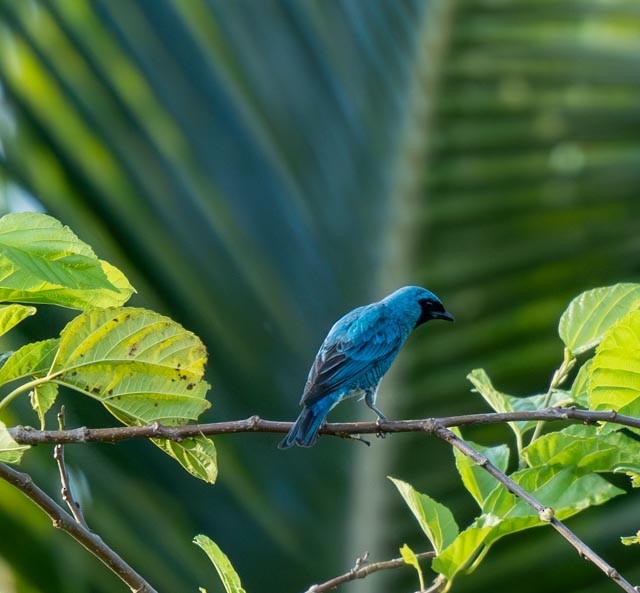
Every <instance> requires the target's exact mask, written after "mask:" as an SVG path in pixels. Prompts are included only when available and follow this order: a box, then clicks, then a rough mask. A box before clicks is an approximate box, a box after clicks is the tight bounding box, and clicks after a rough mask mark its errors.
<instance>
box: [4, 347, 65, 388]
mask: <svg viewBox="0 0 640 593" xmlns="http://www.w3.org/2000/svg"><path fill="white" fill-rule="evenodd" d="M59 344H60V340H59V338H51V339H49V340H43V341H41V342H33V343H31V344H26V345H24V346H23V347H22V348H20V349H18V350H16V351H15V352H14V353H13V354H12V355H11V356H10V357H9V358H8V359H7V361H6V362H5V363H4V365H2V367H1V368H0V385H4V384H5V383H9V382H11V381H15V380H16V379H22V378H23V377H37V378H40V377H44V376H45V375H46V374H47V373H48V372H49V370H50V369H51V365H52V364H53V361H54V359H55V356H56V352H57V351H58V346H59Z"/></svg>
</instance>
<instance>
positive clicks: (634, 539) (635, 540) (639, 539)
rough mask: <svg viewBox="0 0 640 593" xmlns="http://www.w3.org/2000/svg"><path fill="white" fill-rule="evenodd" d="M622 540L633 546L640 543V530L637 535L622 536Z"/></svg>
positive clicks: (625, 543)
mask: <svg viewBox="0 0 640 593" xmlns="http://www.w3.org/2000/svg"><path fill="white" fill-rule="evenodd" d="M620 541H621V542H622V543H623V544H624V545H625V546H633V545H634V544H640V531H638V532H637V533H636V534H635V535H627V536H624V537H621V538H620Z"/></svg>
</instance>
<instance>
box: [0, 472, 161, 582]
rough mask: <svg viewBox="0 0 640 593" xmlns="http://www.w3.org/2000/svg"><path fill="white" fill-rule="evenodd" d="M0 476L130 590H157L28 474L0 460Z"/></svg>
mask: <svg viewBox="0 0 640 593" xmlns="http://www.w3.org/2000/svg"><path fill="white" fill-rule="evenodd" d="M0 479H3V480H5V481H7V482H9V484H12V485H13V486H15V487H16V488H18V490H20V491H21V492H23V493H24V494H25V495H26V496H28V497H29V498H30V499H31V500H32V501H33V502H34V503H35V504H36V505H37V506H39V507H40V508H41V509H42V510H43V511H44V512H45V513H46V514H47V515H48V516H49V517H50V518H51V519H52V521H53V526H54V527H57V528H58V529H61V530H62V531H65V532H67V533H68V534H69V535H70V536H71V537H73V538H74V539H75V540H77V541H78V542H80V543H81V544H82V545H83V546H84V547H85V548H86V549H87V550H89V552H91V553H92V554H93V555H94V556H96V557H97V558H99V559H100V560H101V561H102V562H104V564H106V565H107V566H108V567H109V568H110V569H111V570H112V571H113V572H114V573H115V574H116V575H118V577H120V579H121V580H122V581H124V582H125V583H126V584H127V585H128V586H129V588H130V589H131V592H132V593H157V591H156V590H155V589H154V588H153V587H152V586H151V585H150V584H149V583H147V581H145V580H144V578H142V576H140V575H139V574H138V573H137V572H136V571H135V570H134V569H133V568H131V567H130V566H129V565H128V564H127V563H126V562H125V561H124V560H123V559H122V558H121V557H120V556H119V555H118V554H117V553H116V552H114V551H113V550H112V549H111V548H110V547H109V546H107V544H105V543H104V542H103V541H102V539H101V538H100V537H99V536H98V535H96V534H95V533H92V532H91V531H89V530H88V529H87V528H86V527H84V525H81V524H80V523H77V522H76V521H75V520H74V518H73V517H72V516H71V515H70V514H69V513H67V511H65V510H64V509H63V508H62V507H61V506H60V505H58V503H56V502H55V501H54V500H53V499H52V498H51V497H50V496H49V495H48V494H47V493H46V492H44V491H43V490H42V489H41V488H40V487H38V486H37V485H36V484H35V483H34V481H33V479H32V478H31V476H29V475H28V474H24V473H22V472H19V471H16V470H15V469H13V468H11V467H9V466H8V465H5V464H4V463H0Z"/></svg>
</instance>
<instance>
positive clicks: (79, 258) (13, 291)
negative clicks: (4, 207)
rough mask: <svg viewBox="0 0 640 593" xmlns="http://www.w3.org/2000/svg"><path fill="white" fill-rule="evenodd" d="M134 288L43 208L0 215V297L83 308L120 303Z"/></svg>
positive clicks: (1, 298)
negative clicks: (38, 211)
mask: <svg viewBox="0 0 640 593" xmlns="http://www.w3.org/2000/svg"><path fill="white" fill-rule="evenodd" d="M133 292H134V290H133V288H132V287H131V285H130V284H129V282H128V281H127V280H126V278H125V277H124V275H123V274H122V273H121V272H120V271H119V270H117V269H116V268H114V267H113V266H111V265H110V264H108V263H106V262H103V261H101V260H99V259H98V258H97V257H96V255H95V254H94V253H93V251H92V250H91V248H90V247H89V246H88V245H87V244H86V243H84V242H82V241H80V239H78V237H77V236H76V235H75V234H74V233H73V232H72V231H71V229H69V228H68V227H66V226H63V225H62V224H61V223H60V222H59V221H57V220H56V219H55V218H52V217H51V216H47V215H46V214H40V213H36V212H21V213H18V214H7V215H5V216H3V217H2V218H0V301H17V302H23V303H48V304H54V305H60V306H64V307H71V308H76V309H87V308H92V307H105V306H113V305H122V304H124V303H125V302H126V301H127V300H128V299H129V298H130V296H131V294H133Z"/></svg>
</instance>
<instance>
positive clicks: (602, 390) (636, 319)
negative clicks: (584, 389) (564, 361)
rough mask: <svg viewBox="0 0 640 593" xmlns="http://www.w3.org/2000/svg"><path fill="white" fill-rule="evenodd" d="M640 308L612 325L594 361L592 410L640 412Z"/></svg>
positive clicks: (637, 413) (591, 389)
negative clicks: (639, 355)
mask: <svg viewBox="0 0 640 593" xmlns="http://www.w3.org/2000/svg"><path fill="white" fill-rule="evenodd" d="M638 352H640V311H635V312H633V313H630V314H629V315H627V316H626V317H625V318H624V319H622V320H621V321H620V322H618V323H617V324H616V325H615V326H614V327H612V328H611V329H610V331H609V332H608V333H607V335H606V336H605V337H604V339H603V340H602V342H601V343H600V345H599V347H598V349H597V351H596V355H595V357H594V358H593V363H592V365H591V373H590V376H589V387H588V389H589V403H590V408H591V409H593V410H615V411H617V412H620V413H621V414H628V415H630V416H640V358H638Z"/></svg>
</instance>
